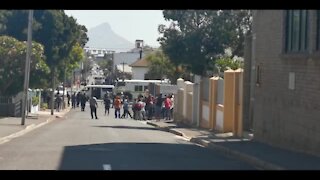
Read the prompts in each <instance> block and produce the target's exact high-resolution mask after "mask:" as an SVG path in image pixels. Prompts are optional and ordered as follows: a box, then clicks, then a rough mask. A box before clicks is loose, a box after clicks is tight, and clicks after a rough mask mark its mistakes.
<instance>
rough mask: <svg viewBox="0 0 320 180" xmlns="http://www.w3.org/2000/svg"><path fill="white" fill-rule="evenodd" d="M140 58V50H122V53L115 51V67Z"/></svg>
mask: <svg viewBox="0 0 320 180" xmlns="http://www.w3.org/2000/svg"><path fill="white" fill-rule="evenodd" d="M142 57H144V53H142ZM139 58H140V53H139V52H121V53H114V57H113V68H115V66H116V65H118V64H121V63H123V62H124V63H127V64H129V65H130V64H132V63H134V62H136V61H137V60H138V59H139Z"/></svg>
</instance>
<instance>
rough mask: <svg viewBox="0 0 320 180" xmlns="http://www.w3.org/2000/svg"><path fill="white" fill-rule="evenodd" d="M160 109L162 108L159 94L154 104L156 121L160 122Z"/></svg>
mask: <svg viewBox="0 0 320 180" xmlns="http://www.w3.org/2000/svg"><path fill="white" fill-rule="evenodd" d="M161 108H162V94H159V95H158V97H157V99H156V103H155V111H156V114H155V116H156V120H157V121H160V118H161Z"/></svg>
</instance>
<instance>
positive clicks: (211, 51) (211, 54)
mask: <svg viewBox="0 0 320 180" xmlns="http://www.w3.org/2000/svg"><path fill="white" fill-rule="evenodd" d="M163 15H164V18H165V19H166V20H167V21H172V22H171V25H170V26H169V27H166V26H164V25H160V26H159V28H158V30H159V32H160V33H161V34H163V37H161V38H159V39H158V41H159V42H160V44H161V46H162V48H163V51H164V53H165V54H166V55H167V56H168V57H169V59H170V60H171V62H172V63H173V64H175V65H182V66H184V67H186V69H187V70H188V71H190V72H192V73H194V74H198V75H206V74H207V72H208V71H210V70H213V68H214V64H215V61H216V60H217V59H218V58H219V57H220V56H221V55H222V54H223V52H224V50H225V49H226V48H231V50H232V52H233V53H232V54H234V55H237V56H243V47H244V46H243V43H244V41H243V39H244V36H245V34H246V33H247V32H248V31H250V29H251V14H250V11H244V10H223V11H222V10H214V11H213V10H165V11H163Z"/></svg>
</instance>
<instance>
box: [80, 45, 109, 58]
mask: <svg viewBox="0 0 320 180" xmlns="http://www.w3.org/2000/svg"><path fill="white" fill-rule="evenodd" d="M84 51H85V52H86V53H87V54H90V55H93V56H94V57H95V58H103V57H104V56H105V54H113V53H115V51H111V50H107V49H104V48H92V47H85V48H84Z"/></svg>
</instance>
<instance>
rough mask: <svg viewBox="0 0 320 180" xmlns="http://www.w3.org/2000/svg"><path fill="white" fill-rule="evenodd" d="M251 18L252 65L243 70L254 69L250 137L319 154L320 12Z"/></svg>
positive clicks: (269, 13)
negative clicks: (252, 132)
mask: <svg viewBox="0 0 320 180" xmlns="http://www.w3.org/2000/svg"><path fill="white" fill-rule="evenodd" d="M253 14H254V15H253V29H252V37H253V38H252V41H251V44H249V46H251V47H252V49H251V50H252V54H251V55H250V56H247V57H250V59H251V60H250V59H249V61H247V62H251V65H248V66H246V67H249V68H250V67H251V66H253V67H255V68H253V69H251V70H252V71H251V72H252V73H251V75H252V77H253V81H251V83H252V84H251V85H252V87H251V94H252V96H253V97H254V101H253V104H252V116H251V117H252V122H253V130H254V136H255V137H254V138H255V139H256V140H258V141H261V142H265V143H269V144H271V145H275V146H279V147H284V148H289V149H292V150H297V151H302V152H308V153H312V154H317V155H319V154H320V78H319V77H320V44H319V42H320V11H319V10H258V11H254V13H253ZM248 70H249V69H248ZM245 71H246V70H245ZM249 71H250V70H249Z"/></svg>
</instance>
